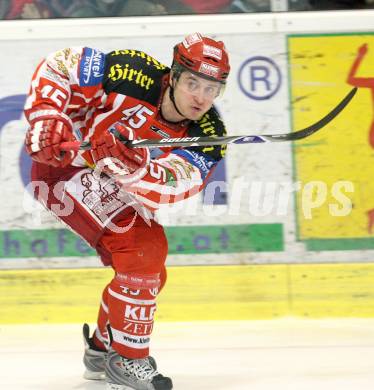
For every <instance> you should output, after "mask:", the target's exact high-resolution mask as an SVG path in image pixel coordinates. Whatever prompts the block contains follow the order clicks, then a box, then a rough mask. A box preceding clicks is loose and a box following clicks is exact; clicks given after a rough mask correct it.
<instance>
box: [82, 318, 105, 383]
mask: <svg viewBox="0 0 374 390" xmlns="http://www.w3.org/2000/svg"><path fill="white" fill-rule="evenodd" d="M83 340H84V356H83V363H84V365H85V367H86V370H85V372H84V374H83V377H84V378H85V379H91V380H103V379H105V356H106V354H107V352H106V351H101V350H99V349H98V348H97V347H96V346H95V345H94V343H93V341H92V338H90V327H89V326H88V324H84V325H83Z"/></svg>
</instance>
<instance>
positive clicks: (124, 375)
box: [105, 350, 173, 390]
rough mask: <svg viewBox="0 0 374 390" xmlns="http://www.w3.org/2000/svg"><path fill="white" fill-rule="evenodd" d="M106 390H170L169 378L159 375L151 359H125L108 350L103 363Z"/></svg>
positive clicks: (171, 384)
mask: <svg viewBox="0 0 374 390" xmlns="http://www.w3.org/2000/svg"><path fill="white" fill-rule="evenodd" d="M105 373H106V380H107V389H108V390H170V389H172V388H173V383H172V381H171V379H170V378H168V377H165V376H163V375H161V374H160V373H159V372H158V371H157V369H156V363H155V361H154V359H153V358H152V357H148V358H144V359H127V358H125V357H122V356H120V355H118V354H117V353H116V352H115V351H113V350H110V351H109V352H108V354H107V357H106V361H105Z"/></svg>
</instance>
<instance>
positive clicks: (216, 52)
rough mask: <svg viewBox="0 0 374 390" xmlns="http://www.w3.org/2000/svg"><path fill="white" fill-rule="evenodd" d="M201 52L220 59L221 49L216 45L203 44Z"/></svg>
mask: <svg viewBox="0 0 374 390" xmlns="http://www.w3.org/2000/svg"><path fill="white" fill-rule="evenodd" d="M203 54H204V56H207V57H213V58H216V59H217V60H221V59H222V50H221V49H218V47H214V46H210V45H204V47H203Z"/></svg>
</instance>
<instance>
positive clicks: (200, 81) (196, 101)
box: [174, 72, 222, 120]
mask: <svg viewBox="0 0 374 390" xmlns="http://www.w3.org/2000/svg"><path fill="white" fill-rule="evenodd" d="M221 88H222V84H221V83H219V82H218V81H211V80H206V79H204V78H202V77H199V76H196V75H195V74H193V73H190V72H183V73H182V74H181V75H180V77H179V79H178V81H177V82H176V84H175V87H174V98H175V101H176V103H177V106H178V108H179V109H180V111H181V112H183V114H184V115H186V117H187V118H188V119H191V120H198V119H200V118H201V117H202V116H203V115H204V114H205V113H206V112H207V111H208V110H209V109H210V107H211V106H212V104H213V101H214V99H215V98H216V97H217V96H218V95H219V94H220V92H221Z"/></svg>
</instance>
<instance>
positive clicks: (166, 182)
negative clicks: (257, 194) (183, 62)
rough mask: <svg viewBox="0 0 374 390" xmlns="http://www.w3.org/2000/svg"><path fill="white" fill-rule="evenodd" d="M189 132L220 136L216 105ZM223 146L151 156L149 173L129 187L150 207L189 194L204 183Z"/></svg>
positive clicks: (222, 153)
mask: <svg viewBox="0 0 374 390" xmlns="http://www.w3.org/2000/svg"><path fill="white" fill-rule="evenodd" d="M188 134H189V136H192V137H193V136H199V137H200V136H204V135H205V136H208V135H209V136H223V135H225V134H226V130H225V126H224V124H223V122H222V120H221V118H220V117H219V115H218V113H217V111H216V109H215V108H212V109H211V110H210V111H209V112H208V113H206V114H205V115H204V116H203V117H202V119H201V120H200V121H197V122H195V123H193V125H192V127H191V128H190V132H189V133H188ZM225 151H226V146H220V145H219V146H212V147H193V148H178V149H174V150H173V151H171V152H169V153H167V154H164V155H161V156H160V157H158V158H156V159H153V160H152V161H151V164H150V168H149V172H148V174H147V175H146V176H145V177H143V178H142V179H141V180H139V181H138V182H136V183H134V184H133V185H131V186H130V188H129V189H128V190H129V191H130V192H132V193H133V194H134V195H135V196H136V197H137V198H138V200H140V201H141V202H142V203H143V204H144V205H145V206H147V207H148V208H150V209H151V210H156V209H158V208H159V207H160V206H161V205H165V204H172V203H175V202H179V201H181V200H184V199H187V198H190V197H191V196H193V195H195V194H197V193H199V192H200V191H201V190H202V189H203V188H204V186H205V184H206V182H207V179H208V177H209V176H210V174H211V173H212V172H213V171H214V168H215V166H216V165H217V163H218V162H219V161H220V160H221V159H222V158H223V157H224V156H225Z"/></svg>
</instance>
